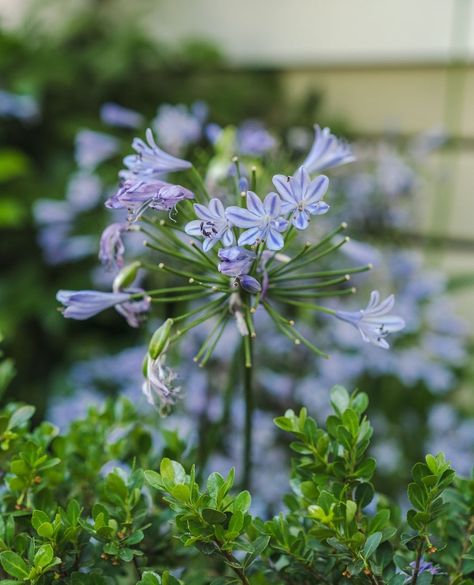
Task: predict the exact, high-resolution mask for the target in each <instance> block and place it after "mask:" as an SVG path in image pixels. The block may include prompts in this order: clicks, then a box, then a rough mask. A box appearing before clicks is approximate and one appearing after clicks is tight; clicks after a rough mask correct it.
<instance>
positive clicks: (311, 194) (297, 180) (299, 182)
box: [273, 166, 329, 230]
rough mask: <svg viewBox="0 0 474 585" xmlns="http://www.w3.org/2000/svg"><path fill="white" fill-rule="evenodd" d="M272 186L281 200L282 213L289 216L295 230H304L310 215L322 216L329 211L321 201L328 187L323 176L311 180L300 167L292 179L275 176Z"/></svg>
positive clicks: (327, 182) (326, 180) (327, 206)
mask: <svg viewBox="0 0 474 585" xmlns="http://www.w3.org/2000/svg"><path fill="white" fill-rule="evenodd" d="M273 184H274V185H275V188H276V190H277V191H278V193H279V194H280V196H281V198H282V204H281V211H282V213H283V214H290V221H291V222H292V224H293V225H294V226H295V228H296V229H299V230H305V229H306V228H307V227H308V225H309V221H310V218H311V216H312V215H322V214H324V213H327V211H328V210H329V205H328V204H327V203H326V202H324V201H322V200H321V199H322V197H323V196H324V195H325V193H326V191H327V190H328V186H329V179H328V178H327V177H325V176H324V175H319V176H317V177H316V178H315V179H313V180H311V177H310V176H309V173H308V171H307V170H306V169H305V167H303V166H302V167H300V168H299V169H298V170H297V171H296V173H295V174H294V175H293V176H292V177H287V176H285V175H275V176H274V177H273Z"/></svg>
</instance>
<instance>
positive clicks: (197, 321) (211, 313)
mask: <svg viewBox="0 0 474 585" xmlns="http://www.w3.org/2000/svg"><path fill="white" fill-rule="evenodd" d="M226 300H227V298H224V299H222V297H221V302H222V303H224V301H226ZM221 310H222V309H221V307H220V306H218V307H217V308H216V309H214V310H212V311H209V312H208V313H206V314H205V315H203V316H202V317H199V318H198V319H195V320H194V321H191V323H189V324H188V325H186V327H183V328H182V329H179V330H178V331H177V332H176V335H174V336H173V337H172V338H171V341H175V340H176V339H177V338H178V337H181V335H184V334H185V333H187V332H188V331H190V330H191V329H193V328H194V327H197V326H198V325H200V324H201V323H204V321H207V320H208V319H210V318H211V317H214V315H217V314H218V313H219V312H220V311H221Z"/></svg>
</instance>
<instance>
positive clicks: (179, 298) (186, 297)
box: [150, 292, 209, 303]
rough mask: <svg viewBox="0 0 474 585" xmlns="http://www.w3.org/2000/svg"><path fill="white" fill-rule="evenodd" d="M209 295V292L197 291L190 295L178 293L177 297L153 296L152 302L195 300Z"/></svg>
mask: <svg viewBox="0 0 474 585" xmlns="http://www.w3.org/2000/svg"><path fill="white" fill-rule="evenodd" d="M207 296H209V293H208V292H199V293H197V292H195V293H194V294H189V295H178V296H177V297H160V298H156V297H152V298H151V299H150V300H151V302H152V303H177V302H179V301H194V300H196V299H202V298H204V297H207Z"/></svg>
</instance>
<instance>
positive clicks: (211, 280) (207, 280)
mask: <svg viewBox="0 0 474 585" xmlns="http://www.w3.org/2000/svg"><path fill="white" fill-rule="evenodd" d="M158 268H159V269H160V270H164V271H165V272H170V273H171V274H176V275H177V276H182V277H184V278H187V279H192V282H195V283H196V284H201V285H202V283H210V284H215V285H221V286H222V285H223V284H227V282H226V281H225V280H223V279H222V278H221V279H219V280H216V279H215V278H211V277H209V276H202V275H201V274H200V275H199V276H197V275H196V274H193V273H192V272H186V271H185V270H178V269H176V268H171V266H168V265H167V264H165V263H164V262H160V264H158ZM216 290H218V289H216ZM226 291H227V289H226Z"/></svg>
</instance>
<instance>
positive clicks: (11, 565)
mask: <svg viewBox="0 0 474 585" xmlns="http://www.w3.org/2000/svg"><path fill="white" fill-rule="evenodd" d="M0 563H1V564H2V567H3V570H4V571H5V572H6V573H8V574H9V575H11V576H12V577H16V578H17V579H26V577H28V575H29V570H28V565H27V564H26V563H25V561H24V560H23V559H22V558H21V557H20V556H19V555H17V554H16V553H14V552H13V551H11V550H6V551H4V552H2V553H0Z"/></svg>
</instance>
